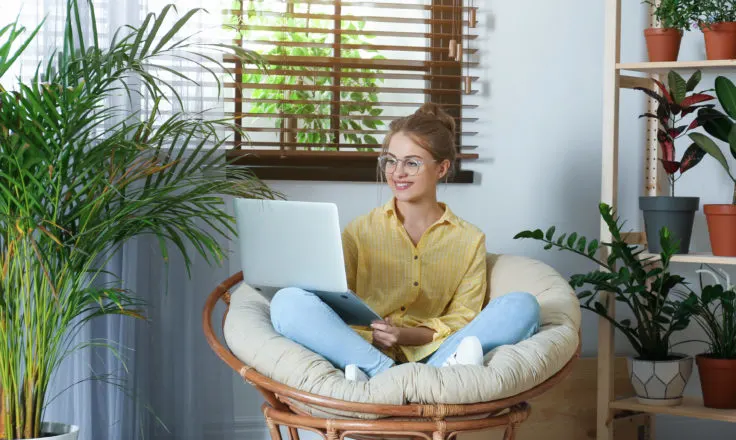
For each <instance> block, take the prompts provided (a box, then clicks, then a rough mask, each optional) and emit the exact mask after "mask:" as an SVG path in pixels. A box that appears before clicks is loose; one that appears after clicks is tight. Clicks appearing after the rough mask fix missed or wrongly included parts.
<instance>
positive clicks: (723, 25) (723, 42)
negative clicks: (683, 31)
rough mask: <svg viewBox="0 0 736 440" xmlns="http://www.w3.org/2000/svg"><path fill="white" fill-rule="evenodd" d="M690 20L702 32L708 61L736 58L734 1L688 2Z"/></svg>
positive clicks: (735, 6) (735, 4)
mask: <svg viewBox="0 0 736 440" xmlns="http://www.w3.org/2000/svg"><path fill="white" fill-rule="evenodd" d="M690 1H692V2H693V6H694V8H693V9H692V17H691V19H692V20H693V21H695V22H696V23H698V26H699V27H700V30H701V31H702V32H703V39H704V41H705V54H706V58H707V59H709V60H731V59H734V58H736V1H734V0H690Z"/></svg>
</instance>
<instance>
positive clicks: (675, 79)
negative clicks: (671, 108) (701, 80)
mask: <svg viewBox="0 0 736 440" xmlns="http://www.w3.org/2000/svg"><path fill="white" fill-rule="evenodd" d="M667 82H668V85H669V87H670V94H671V95H672V99H673V100H674V101H675V103H676V104H679V103H680V102H682V100H683V99H685V95H686V94H687V83H686V82H685V80H684V79H683V78H682V77H681V76H680V74H678V73H677V72H675V71H674V70H670V73H669V74H668V75H667Z"/></svg>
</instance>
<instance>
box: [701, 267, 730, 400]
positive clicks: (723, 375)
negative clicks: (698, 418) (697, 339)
mask: <svg viewBox="0 0 736 440" xmlns="http://www.w3.org/2000/svg"><path fill="white" fill-rule="evenodd" d="M698 272H700V273H701V274H702V273H708V274H710V275H711V276H713V278H715V279H716V282H717V283H716V284H710V285H707V286H705V287H702V286H703V280H702V275H701V279H700V285H701V294H700V297H699V299H698V301H697V302H696V303H695V304H694V311H693V318H694V319H695V321H696V322H697V323H698V325H699V326H700V327H701V328H702V329H703V330H704V331H705V334H706V336H707V341H706V342H707V343H708V345H709V349H708V351H706V352H705V353H701V354H698V355H697V356H695V362H696V363H697V365H698V371H699V372H700V386H701V390H702V392H703V403H704V405H705V406H706V407H708V408H722V409H733V408H736V291H734V288H733V286H732V285H731V283H730V280H729V277H728V274H727V273H726V272H725V271H723V270H722V269H721V270H720V272H721V273H722V274H723V275H724V278H725V281H726V285H725V286H724V285H723V284H722V283H721V282H719V277H718V276H716V274H715V273H714V272H713V271H711V270H708V269H700V270H698Z"/></svg>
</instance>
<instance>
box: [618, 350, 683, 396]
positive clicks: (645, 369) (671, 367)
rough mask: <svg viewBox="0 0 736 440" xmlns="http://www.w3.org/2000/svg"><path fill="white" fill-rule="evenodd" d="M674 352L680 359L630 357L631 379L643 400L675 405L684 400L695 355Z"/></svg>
mask: <svg viewBox="0 0 736 440" xmlns="http://www.w3.org/2000/svg"><path fill="white" fill-rule="evenodd" d="M672 355H673V356H676V357H677V359H673V360H668V361H643V360H639V359H636V358H629V359H628V361H629V362H628V364H629V379H630V380H631V384H632V385H633V386H634V390H635V391H636V396H637V400H639V402H641V403H644V404H647V405H659V406H675V405H679V404H680V403H682V393H683V391H684V390H685V385H687V382H688V380H690V375H691V374H692V372H693V358H692V357H691V356H688V355H685V354H680V353H673V354H672Z"/></svg>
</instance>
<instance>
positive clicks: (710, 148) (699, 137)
mask: <svg viewBox="0 0 736 440" xmlns="http://www.w3.org/2000/svg"><path fill="white" fill-rule="evenodd" d="M731 132H733V130H731ZM688 136H690V139H692V140H693V141H694V142H695V143H696V144H698V146H699V147H700V148H702V149H703V150H705V152H706V153H708V154H710V155H711V156H713V157H714V158H715V159H716V160H717V161H718V162H719V163H720V164H721V165H722V166H723V168H725V169H726V171H727V172H729V173H730V168H729V166H728V162H726V157H725V156H724V155H723V152H721V149H720V148H718V145H716V143H715V142H713V140H712V139H711V138H709V137H708V136H706V135H704V134H702V133H690V134H688ZM729 138H730V134H729Z"/></svg>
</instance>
